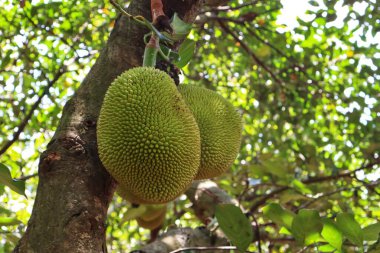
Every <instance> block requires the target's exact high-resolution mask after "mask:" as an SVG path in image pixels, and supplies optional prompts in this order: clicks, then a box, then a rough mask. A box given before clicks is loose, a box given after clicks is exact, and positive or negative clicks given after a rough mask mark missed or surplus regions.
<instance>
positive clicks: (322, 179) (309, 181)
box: [249, 159, 380, 214]
mask: <svg viewBox="0 0 380 253" xmlns="http://www.w3.org/2000/svg"><path fill="white" fill-rule="evenodd" d="M379 164H380V159H376V160H375V161H373V162H370V163H368V164H366V165H363V166H361V167H360V168H357V169H355V170H352V171H345V172H343V173H340V174H336V175H331V176H324V177H315V178H310V179H306V180H303V181H301V182H302V183H303V184H315V183H320V182H325V181H330V180H335V179H339V178H344V177H351V178H352V177H353V175H355V173H356V172H358V171H361V170H367V169H372V168H373V167H374V166H375V165H379ZM290 188H291V187H289V186H282V187H280V188H278V189H275V190H273V191H272V192H270V193H268V194H267V195H265V196H263V197H262V198H261V199H260V200H259V201H257V202H256V203H255V204H254V205H252V206H251V208H250V209H249V213H250V214H253V213H255V212H256V210H257V209H258V208H259V207H260V206H262V205H264V204H265V203H266V202H267V201H268V200H269V199H271V198H272V197H274V196H275V195H277V194H279V193H281V192H284V191H286V190H288V189H290Z"/></svg>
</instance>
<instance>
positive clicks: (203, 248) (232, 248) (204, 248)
mask: <svg viewBox="0 0 380 253" xmlns="http://www.w3.org/2000/svg"><path fill="white" fill-rule="evenodd" d="M188 250H196V251H205V250H237V248H236V247H235V246H218V247H187V248H181V249H176V250H173V251H170V252H169V253H178V252H184V251H188ZM245 252H248V253H253V252H251V251H245Z"/></svg>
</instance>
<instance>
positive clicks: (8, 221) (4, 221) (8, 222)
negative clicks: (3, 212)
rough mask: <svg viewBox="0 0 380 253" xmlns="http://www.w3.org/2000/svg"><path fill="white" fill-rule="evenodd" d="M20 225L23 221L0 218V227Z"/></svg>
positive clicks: (12, 218)
mask: <svg viewBox="0 0 380 253" xmlns="http://www.w3.org/2000/svg"><path fill="white" fill-rule="evenodd" d="M20 223H21V221H19V220H18V219H16V218H14V217H0V226H13V225H18V224H20Z"/></svg>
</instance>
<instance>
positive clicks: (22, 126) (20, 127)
mask: <svg viewBox="0 0 380 253" xmlns="http://www.w3.org/2000/svg"><path fill="white" fill-rule="evenodd" d="M65 72H66V66H65V65H62V66H61V67H60V68H59V69H58V72H57V73H56V74H55V75H54V78H53V79H52V80H50V81H49V82H48V84H47V85H46V86H45V88H44V90H43V92H42V94H41V95H39V96H38V99H37V101H36V102H34V104H33V105H32V107H31V108H30V111H29V112H28V114H27V115H26V116H25V118H24V120H23V121H21V123H20V124H19V125H18V127H17V131H15V132H14V133H13V136H12V139H11V140H9V141H8V142H6V143H5V144H4V145H3V147H2V148H1V149H0V156H1V155H2V154H4V153H5V152H6V151H7V150H8V148H9V147H10V146H12V144H13V143H15V142H16V141H17V140H18V138H19V137H20V134H21V133H22V132H23V131H24V129H25V127H26V125H27V124H28V122H29V120H30V119H31V118H32V116H33V113H34V111H35V110H36V109H37V108H38V106H39V105H40V103H41V102H42V99H43V98H44V97H45V96H46V95H47V94H48V93H49V89H50V88H51V87H53V85H54V84H55V83H56V82H57V81H58V80H59V78H60V77H61V76H62V75H63V74H64V73H65Z"/></svg>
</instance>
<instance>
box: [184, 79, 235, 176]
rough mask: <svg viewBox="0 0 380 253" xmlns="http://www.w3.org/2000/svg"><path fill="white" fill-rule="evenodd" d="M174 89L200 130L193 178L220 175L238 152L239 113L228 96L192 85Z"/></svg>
mask: <svg viewBox="0 0 380 253" xmlns="http://www.w3.org/2000/svg"><path fill="white" fill-rule="evenodd" d="M178 89H179V91H180V93H181V94H182V96H183V97H184V99H185V102H186V104H187V105H188V106H189V108H190V110H191V111H192V112H193V114H194V117H195V120H196V121H197V123H198V127H199V130H200V133H201V165H200V167H199V171H198V174H197V176H196V177H195V179H207V178H213V177H217V176H220V175H221V174H222V173H223V172H225V171H226V170H227V169H228V168H229V167H230V166H231V165H232V163H233V162H234V160H235V158H236V156H237V154H238V153H239V149H240V142H241V131H242V119H241V116H240V114H239V113H238V112H237V110H236V109H235V108H234V106H233V105H232V104H231V103H230V102H229V101H228V100H226V99H225V98H224V97H222V96H221V95H219V94H217V93H216V92H214V91H212V90H209V89H205V88H202V87H197V86H194V85H180V86H179V87H178Z"/></svg>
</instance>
